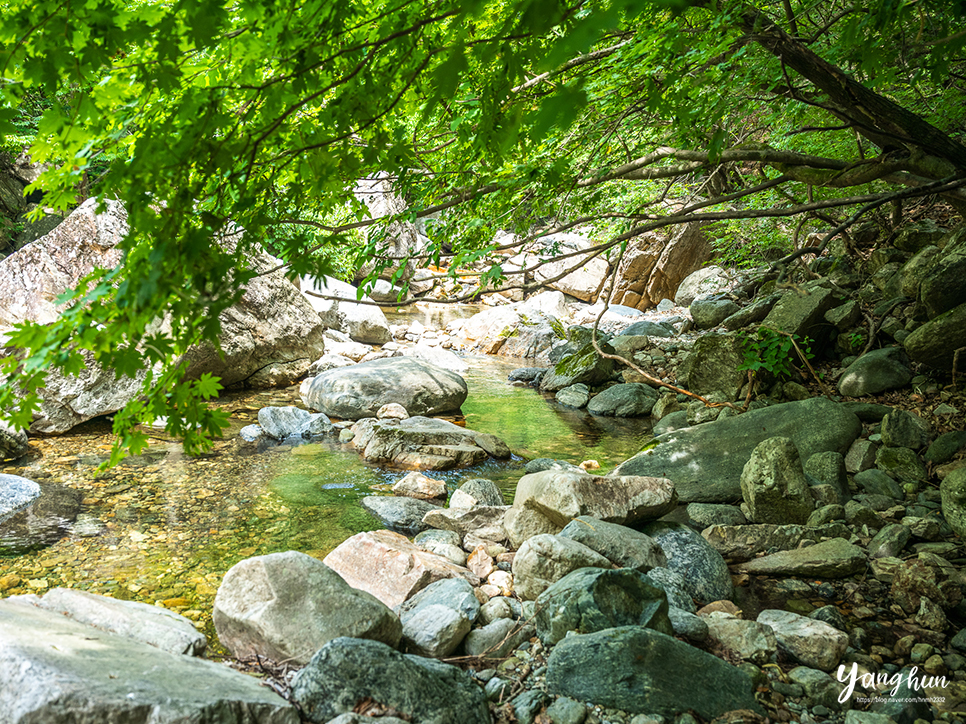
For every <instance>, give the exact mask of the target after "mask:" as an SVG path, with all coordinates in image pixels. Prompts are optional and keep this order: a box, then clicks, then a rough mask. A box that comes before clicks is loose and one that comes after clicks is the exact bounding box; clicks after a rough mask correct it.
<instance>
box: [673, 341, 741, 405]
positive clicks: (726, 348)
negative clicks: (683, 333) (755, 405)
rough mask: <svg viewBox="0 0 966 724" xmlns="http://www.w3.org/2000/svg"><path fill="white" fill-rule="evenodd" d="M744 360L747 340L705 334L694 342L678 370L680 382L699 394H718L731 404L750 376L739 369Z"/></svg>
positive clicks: (703, 395) (704, 395)
mask: <svg viewBox="0 0 966 724" xmlns="http://www.w3.org/2000/svg"><path fill="white" fill-rule="evenodd" d="M744 361H745V354H744V341H743V340H742V339H741V338H740V337H737V336H735V335H730V334H706V335H703V336H701V337H699V338H698V339H697V340H696V341H695V343H694V346H693V347H692V348H691V351H690V352H688V356H687V357H685V358H684V362H683V363H681V365H680V367H678V372H677V375H678V381H679V382H680V383H681V384H682V385H684V386H685V387H687V389H688V390H690V391H691V392H693V393H695V394H696V395H701V396H702V397H707V396H708V395H711V394H715V393H718V394H721V395H723V396H724V398H725V399H726V400H729V401H731V400H734V399H735V398H736V397H737V396H738V393H739V391H740V390H741V386H742V385H744V384H745V382H746V381H747V379H748V373H747V372H746V371H745V370H742V369H740V367H741V366H742V364H744Z"/></svg>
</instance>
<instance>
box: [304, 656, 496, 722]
mask: <svg viewBox="0 0 966 724" xmlns="http://www.w3.org/2000/svg"><path fill="white" fill-rule="evenodd" d="M292 698H293V700H294V701H295V702H296V703H297V704H298V705H299V707H301V709H302V711H303V712H304V713H305V715H306V716H307V717H308V719H309V721H311V722H328V721H329V720H330V719H333V718H335V717H337V716H339V715H340V714H346V713H349V712H352V711H354V710H355V709H356V707H357V706H358V705H359V703H360V702H361V701H363V700H371V701H373V702H376V703H378V704H381V705H382V706H384V707H386V708H388V709H392V710H395V711H396V712H397V713H398V714H399V715H400V718H404V719H405V720H407V721H413V722H419V723H420V724H452V722H463V723H464V724H490V712H489V710H488V709H487V705H486V696H485V695H484V694H483V689H482V688H480V687H479V686H477V685H476V684H475V683H474V681H473V679H472V677H471V676H470V675H469V674H467V673H466V672H464V671H461V670H460V669H458V668H456V667H455V666H450V665H448V664H444V663H441V662H439V661H436V660H434V659H427V658H423V657H421V656H412V655H407V654H401V653H399V652H398V651H394V650H393V649H391V648H390V647H388V646H386V645H385V644H382V643H379V642H377V641H366V640H361V639H352V638H338V639H335V640H333V641H330V642H328V643H327V644H325V645H324V646H323V647H322V648H321V649H320V650H319V651H318V653H316V654H315V656H313V657H312V660H311V661H310V662H309V664H308V665H307V666H306V667H305V668H304V669H302V670H301V671H300V672H299V673H298V674H297V675H296V676H295V679H294V680H293V682H292Z"/></svg>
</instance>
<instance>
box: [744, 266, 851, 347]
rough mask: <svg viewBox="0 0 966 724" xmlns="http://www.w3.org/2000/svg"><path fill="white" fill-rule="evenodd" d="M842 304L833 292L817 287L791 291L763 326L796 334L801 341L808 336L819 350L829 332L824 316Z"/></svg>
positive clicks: (776, 305)
mask: <svg viewBox="0 0 966 724" xmlns="http://www.w3.org/2000/svg"><path fill="white" fill-rule="evenodd" d="M819 283H821V282H819ZM841 303H842V302H841V301H840V300H839V299H838V298H837V297H836V296H835V293H834V292H833V291H832V290H831V289H825V288H823V287H820V286H818V285H817V284H815V285H812V286H810V287H806V288H804V289H802V290H797V289H790V290H788V291H786V292H785V293H784V294H783V295H782V297H781V299H779V300H778V302H777V303H776V304H775V306H774V307H772V308H771V311H770V312H768V316H767V317H765V321H764V322H763V323H762V325H763V326H765V327H771V328H772V329H777V330H779V331H781V332H787V333H789V334H793V335H796V336H797V337H798V338H799V339H804V338H805V337H808V338H810V339H812V340H813V347H814V348H815V349H818V348H819V347H821V346H822V345H823V344H824V343H825V342H826V340H827V339H828V337H829V333H830V329H829V325H828V324H827V323H826V321H825V314H826V312H828V311H829V310H830V309H832V308H833V307H837V306H839V305H840V304H841Z"/></svg>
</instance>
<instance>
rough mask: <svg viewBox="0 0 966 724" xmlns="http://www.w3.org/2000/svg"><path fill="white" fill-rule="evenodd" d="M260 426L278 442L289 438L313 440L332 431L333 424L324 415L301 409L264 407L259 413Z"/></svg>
mask: <svg viewBox="0 0 966 724" xmlns="http://www.w3.org/2000/svg"><path fill="white" fill-rule="evenodd" d="M258 424H259V425H261V426H262V430H264V431H265V433H266V434H267V435H269V436H270V437H273V438H275V439H276V440H284V439H285V438H288V437H301V438H305V439H311V438H314V437H321V436H322V435H326V434H328V433H330V432H331V431H332V423H331V422H330V421H329V418H328V417H326V416H325V415H323V414H322V413H320V412H319V413H315V414H312V413H311V412H309V411H308V410H303V409H302V408H300V407H294V406H291V405H290V406H287V407H263V408H262V409H260V410H259V411H258Z"/></svg>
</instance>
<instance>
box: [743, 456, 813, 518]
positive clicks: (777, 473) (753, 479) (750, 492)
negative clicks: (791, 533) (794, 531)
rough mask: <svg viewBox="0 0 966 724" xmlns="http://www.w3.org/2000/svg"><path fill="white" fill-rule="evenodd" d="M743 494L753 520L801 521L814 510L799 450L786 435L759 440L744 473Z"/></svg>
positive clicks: (749, 515)
mask: <svg viewBox="0 0 966 724" xmlns="http://www.w3.org/2000/svg"><path fill="white" fill-rule="evenodd" d="M741 495H742V497H743V498H744V500H745V505H747V506H748V517H749V519H750V520H751V521H752V522H754V523H779V524H781V523H800V524H804V523H806V522H807V521H808V517H809V516H810V515H811V514H812V511H813V510H814V509H815V501H814V500H813V499H812V494H811V491H810V490H809V485H808V481H807V480H806V479H805V471H804V470H803V469H802V460H801V458H800V457H799V455H798V449H797V448H796V447H795V443H793V442H792V441H791V440H790V439H788V438H787V437H773V438H769V439H768V440H765V441H764V442H762V443H759V445H758V447H756V448H755V449H754V451H753V452H752V454H751V458H750V459H749V460H748V462H747V463H746V464H745V468H744V470H743V471H742V473H741Z"/></svg>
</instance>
